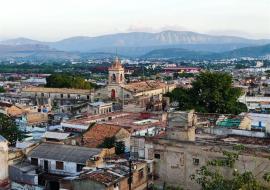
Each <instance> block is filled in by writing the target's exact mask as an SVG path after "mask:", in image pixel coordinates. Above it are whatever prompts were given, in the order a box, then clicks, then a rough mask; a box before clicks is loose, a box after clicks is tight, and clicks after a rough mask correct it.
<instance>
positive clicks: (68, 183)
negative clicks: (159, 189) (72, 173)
mask: <svg viewBox="0 0 270 190" xmlns="http://www.w3.org/2000/svg"><path fill="white" fill-rule="evenodd" d="M107 164H109V165H108V166H106V167H104V168H102V169H97V170H88V171H85V172H84V173H82V174H81V175H79V176H77V177H73V178H64V179H63V180H61V185H60V186H61V188H62V189H67V190H96V189H99V190H127V189H129V187H130V189H131V190H146V189H147V187H148V186H149V184H150V182H151V179H150V178H149V176H150V175H151V173H149V170H148V165H147V163H146V162H145V161H133V162H132V163H129V162H128V161H127V160H120V161H118V160H116V161H112V162H110V160H109V161H108V163H107ZM130 172H131V173H130ZM130 177H131V180H129V179H130ZM130 182H131V183H130Z"/></svg>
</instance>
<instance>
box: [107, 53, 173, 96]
mask: <svg viewBox="0 0 270 190" xmlns="http://www.w3.org/2000/svg"><path fill="white" fill-rule="evenodd" d="M108 71H109V75H108V85H107V96H108V97H109V98H110V99H112V100H121V101H123V100H125V101H134V100H135V101H142V100H143V101H147V99H148V100H149V99H155V100H161V99H162V95H163V94H166V93H167V92H170V91H172V90H173V89H174V88H175V85H174V84H166V83H163V82H160V81H154V80H147V81H139V82H132V83H126V81H125V76H124V74H125V70H124V68H123V66H122V64H121V61H120V59H119V58H118V57H116V59H115V61H114V63H113V64H112V66H111V67H109V69H108Z"/></svg>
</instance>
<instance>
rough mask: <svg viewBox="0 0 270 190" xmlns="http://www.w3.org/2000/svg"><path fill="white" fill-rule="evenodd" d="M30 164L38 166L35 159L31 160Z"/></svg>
mask: <svg viewBox="0 0 270 190" xmlns="http://www.w3.org/2000/svg"><path fill="white" fill-rule="evenodd" d="M31 164H32V165H35V166H38V159H37V158H31Z"/></svg>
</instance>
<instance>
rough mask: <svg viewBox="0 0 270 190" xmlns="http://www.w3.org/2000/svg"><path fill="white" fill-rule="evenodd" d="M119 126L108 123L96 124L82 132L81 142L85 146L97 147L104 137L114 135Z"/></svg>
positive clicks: (119, 128)
mask: <svg viewBox="0 0 270 190" xmlns="http://www.w3.org/2000/svg"><path fill="white" fill-rule="evenodd" d="M120 130H121V127H119V126H117V125H109V124H96V125H94V126H93V127H91V128H90V129H89V130H88V131H87V132H85V133H84V134H83V142H84V145H85V146H87V147H98V145H100V144H101V143H102V142H103V141H104V139H105V138H108V137H113V136H115V135H116V134H117V133H118V132H119V131H120Z"/></svg>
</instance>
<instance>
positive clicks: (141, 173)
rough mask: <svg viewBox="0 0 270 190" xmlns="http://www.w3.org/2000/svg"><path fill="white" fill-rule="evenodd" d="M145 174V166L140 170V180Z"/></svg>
mask: <svg viewBox="0 0 270 190" xmlns="http://www.w3.org/2000/svg"><path fill="white" fill-rule="evenodd" d="M143 176H144V172H143V168H142V169H140V170H139V180H141V179H142V178H143Z"/></svg>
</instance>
